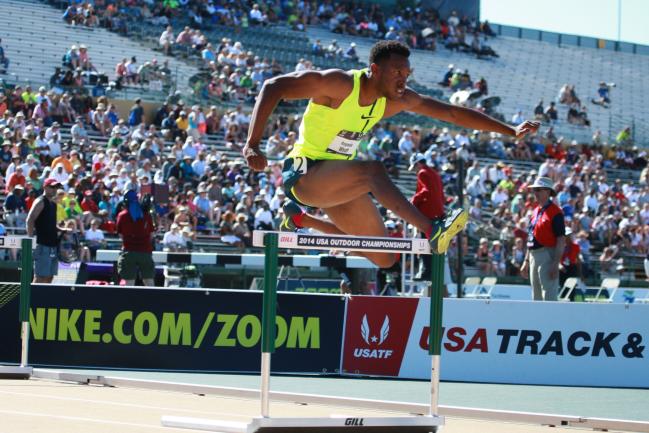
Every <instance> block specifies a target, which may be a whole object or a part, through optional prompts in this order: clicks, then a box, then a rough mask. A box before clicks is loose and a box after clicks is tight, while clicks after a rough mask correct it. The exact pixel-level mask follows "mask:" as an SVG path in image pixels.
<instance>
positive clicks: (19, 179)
mask: <svg viewBox="0 0 649 433" xmlns="http://www.w3.org/2000/svg"><path fill="white" fill-rule="evenodd" d="M26 182H27V180H26V179H25V175H24V174H23V168H22V167H21V166H17V167H16V171H14V172H13V173H11V175H10V176H9V178H8V179H7V186H6V188H5V192H6V193H10V192H11V191H13V190H14V187H15V186H16V185H20V186H22V187H23V189H24V188H25V184H26Z"/></svg>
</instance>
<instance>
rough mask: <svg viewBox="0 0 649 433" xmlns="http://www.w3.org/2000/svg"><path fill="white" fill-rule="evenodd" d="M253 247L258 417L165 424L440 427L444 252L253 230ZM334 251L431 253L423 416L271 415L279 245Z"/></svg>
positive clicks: (248, 431) (272, 429)
mask: <svg viewBox="0 0 649 433" xmlns="http://www.w3.org/2000/svg"><path fill="white" fill-rule="evenodd" d="M253 245H254V246H257V247H264V253H265V257H264V260H265V261H264V295H263V309H262V330H261V346H262V347H261V392H260V394H261V399H260V402H261V417H257V418H254V419H253V420H252V422H251V423H250V424H246V423H240V422H228V421H218V420H207V419H199V418H188V417H175V416H163V417H162V419H161V423H162V425H163V426H165V427H174V428H186V429H193V430H205V431H215V432H223V433H243V432H245V433H280V432H282V433H284V432H288V433H298V432H299V433H315V432H333V433H341V432H343V431H344V432H364V433H396V432H403V431H407V432H408V433H424V432H425V433H430V432H436V431H437V429H438V428H439V427H440V426H442V425H444V417H443V416H440V415H439V379H440V375H439V371H440V355H441V341H442V304H443V303H442V300H443V299H442V298H443V294H442V290H443V283H444V276H443V272H444V255H443V254H441V255H439V254H431V250H430V245H429V243H428V241H427V240H425V239H420V238H412V239H408V238H386V237H356V236H344V235H325V234H307V233H292V232H272V231H258V230H256V231H254V232H253ZM280 248H281V249H311V250H323V249H332V248H333V249H337V250H347V251H356V252H380V253H414V254H430V255H431V261H432V277H431V283H432V290H431V302H430V305H431V308H430V329H431V332H430V335H429V340H428V343H429V349H428V352H429V354H430V355H431V356H432V363H431V387H430V404H429V406H428V414H427V415H421V416H399V417H363V418H344V417H340V418H334V417H332V418H322V417H321V418H271V417H270V365H271V355H272V353H274V352H275V332H276V329H275V327H276V326H275V316H276V308H277V274H278V259H277V257H278V254H279V249H280Z"/></svg>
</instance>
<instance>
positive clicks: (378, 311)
mask: <svg viewBox="0 0 649 433" xmlns="http://www.w3.org/2000/svg"><path fill="white" fill-rule="evenodd" d="M418 304H419V299H416V298H405V297H404V298H392V297H380V296H379V297H373V296H368V297H367V298H364V297H362V296H360V297H357V298H354V302H349V303H348V304H347V319H346V320H345V343H344V346H343V362H342V370H343V371H344V372H346V373H351V374H376V375H381V376H397V375H398V374H399V370H400V369H401V362H402V361H403V357H404V355H405V351H406V346H407V344H408V339H409V336H410V330H411V327H412V323H413V319H414V317H415V313H416V312H417V306H418Z"/></svg>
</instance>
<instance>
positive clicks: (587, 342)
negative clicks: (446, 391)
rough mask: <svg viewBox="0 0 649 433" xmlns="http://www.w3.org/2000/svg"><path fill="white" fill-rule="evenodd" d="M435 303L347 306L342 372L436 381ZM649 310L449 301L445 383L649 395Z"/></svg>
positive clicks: (381, 301) (369, 301) (369, 300)
mask: <svg viewBox="0 0 649 433" xmlns="http://www.w3.org/2000/svg"><path fill="white" fill-rule="evenodd" d="M429 309H430V302H429V299H427V298H426V299H423V298H422V299H412V298H410V299H408V298H373V297H364V298H361V297H356V298H354V300H353V302H349V304H348V311H347V318H346V329H345V342H344V348H343V365H342V371H343V373H347V374H369V375H381V376H398V377H403V378H414V379H428V378H430V356H429V355H428V339H429V331H430V330H429V315H430V311H429ZM648 317H649V305H610V304H582V303H577V304H570V303H558V302H521V301H478V300H457V299H447V300H445V301H444V319H443V325H444V332H443V340H442V352H443V353H442V365H441V376H442V379H443V380H453V381H467V382H494V383H516V384H540V385H563V386H566V385H569V386H572V385H574V386H611V387H636V388H649V351H647V350H646V346H647V343H648V342H649V319H648Z"/></svg>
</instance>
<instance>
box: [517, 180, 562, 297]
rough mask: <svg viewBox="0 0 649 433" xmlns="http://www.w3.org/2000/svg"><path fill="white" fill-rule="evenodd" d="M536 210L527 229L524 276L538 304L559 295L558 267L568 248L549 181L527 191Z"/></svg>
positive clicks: (536, 182)
mask: <svg viewBox="0 0 649 433" xmlns="http://www.w3.org/2000/svg"><path fill="white" fill-rule="evenodd" d="M528 189H529V190H531V191H532V193H533V194H534V198H535V199H536V203H537V205H536V208H535V209H534V212H533V213H532V219H531V220H530V224H529V226H528V237H527V255H526V257H525V262H523V266H522V268H521V274H522V275H523V276H527V272H528V270H529V278H530V282H531V284H532V289H533V290H534V300H536V301H542V300H546V301H556V300H557V295H558V291H559V264H560V262H561V256H562V255H563V251H564V248H565V246H566V238H565V220H564V216H563V211H562V210H561V208H560V207H559V206H557V205H556V204H555V203H553V201H552V197H553V196H554V195H556V191H555V189H554V182H553V181H552V179H550V178H549V177H538V178H536V181H534V183H533V184H532V185H530V186H529V187H528Z"/></svg>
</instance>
